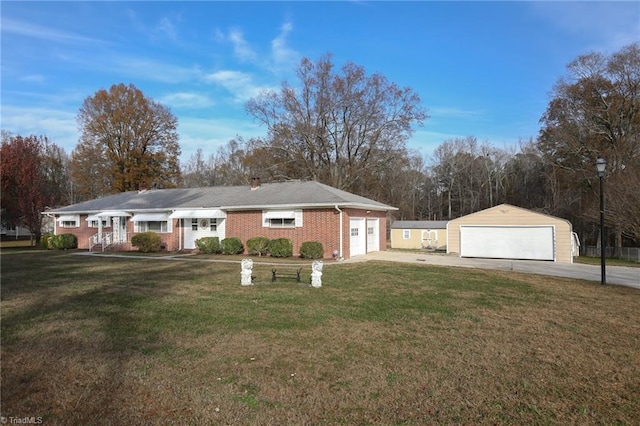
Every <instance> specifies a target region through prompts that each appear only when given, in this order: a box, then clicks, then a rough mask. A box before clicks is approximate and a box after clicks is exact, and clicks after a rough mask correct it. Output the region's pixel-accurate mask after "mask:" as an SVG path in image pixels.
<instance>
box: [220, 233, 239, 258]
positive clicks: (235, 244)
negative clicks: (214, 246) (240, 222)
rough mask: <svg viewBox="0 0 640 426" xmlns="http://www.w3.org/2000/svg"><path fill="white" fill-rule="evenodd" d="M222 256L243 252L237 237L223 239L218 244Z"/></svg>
mask: <svg viewBox="0 0 640 426" xmlns="http://www.w3.org/2000/svg"><path fill="white" fill-rule="evenodd" d="M220 245H221V246H222V253H223V254H241V253H242V252H243V251H244V247H243V246H242V241H240V238H237V237H229V238H225V239H224V240H222V241H221V242H220Z"/></svg>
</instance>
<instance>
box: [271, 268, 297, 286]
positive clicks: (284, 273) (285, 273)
mask: <svg viewBox="0 0 640 426" xmlns="http://www.w3.org/2000/svg"><path fill="white" fill-rule="evenodd" d="M301 272H302V268H297V269H294V270H292V269H290V268H281V269H277V268H273V269H271V282H276V280H277V279H278V278H281V277H290V278H294V277H295V279H296V282H297V283H299V282H300V273H301Z"/></svg>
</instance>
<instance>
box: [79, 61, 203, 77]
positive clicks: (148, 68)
mask: <svg viewBox="0 0 640 426" xmlns="http://www.w3.org/2000/svg"><path fill="white" fill-rule="evenodd" d="M89 65H90V64H89ZM100 66H101V68H102V69H111V71H112V72H113V73H114V74H119V75H122V76H128V77H136V78H143V79H146V80H151V81H159V82H162V83H184V82H188V81H194V80H197V79H199V78H200V76H201V75H202V72H201V71H200V68H199V67H197V66H195V65H194V66H192V67H184V66H180V65H174V64H170V63H165V62H159V61H155V60H152V59H148V58H142V57H133V56H114V57H112V58H111V60H106V61H104V62H102V63H101V64H100Z"/></svg>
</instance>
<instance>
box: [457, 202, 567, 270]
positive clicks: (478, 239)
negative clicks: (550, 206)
mask: <svg viewBox="0 0 640 426" xmlns="http://www.w3.org/2000/svg"><path fill="white" fill-rule="evenodd" d="M572 238H573V235H572V229H571V223H569V221H567V220H565V219H560V218H557V217H554V216H549V215H546V214H541V213H536V212H534V211H531V210H527V209H523V208H520V207H515V206H511V205H509V204H501V205H499V206H495V207H491V208H489V209H486V210H482V211H479V212H476V213H472V214H470V215H467V216H463V217H461V218H458V219H454V220H451V221H449V223H448V224H447V253H457V254H458V255H459V256H460V257H484V258H492V259H523V260H547V261H554V262H562V263H572V262H573V249H572V247H573V245H572Z"/></svg>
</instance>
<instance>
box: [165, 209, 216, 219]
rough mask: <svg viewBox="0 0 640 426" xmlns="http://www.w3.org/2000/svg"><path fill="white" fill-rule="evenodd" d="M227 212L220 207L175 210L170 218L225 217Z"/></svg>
mask: <svg viewBox="0 0 640 426" xmlns="http://www.w3.org/2000/svg"><path fill="white" fill-rule="evenodd" d="M226 217H227V214H226V213H225V212H223V211H222V210H220V209H195V210H175V211H174V212H173V213H171V214H170V215H169V218H170V219H194V218H195V219H198V218H207V219H225V218H226Z"/></svg>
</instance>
